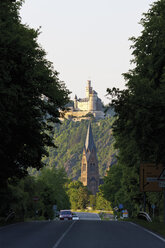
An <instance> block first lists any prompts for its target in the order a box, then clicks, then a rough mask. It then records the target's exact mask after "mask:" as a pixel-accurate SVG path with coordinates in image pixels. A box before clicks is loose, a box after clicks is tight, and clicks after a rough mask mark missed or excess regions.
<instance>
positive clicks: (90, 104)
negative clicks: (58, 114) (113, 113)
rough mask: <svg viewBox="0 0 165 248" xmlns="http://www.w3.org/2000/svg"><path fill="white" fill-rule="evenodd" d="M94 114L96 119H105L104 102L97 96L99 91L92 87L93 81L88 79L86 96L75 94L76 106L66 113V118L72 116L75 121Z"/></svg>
mask: <svg viewBox="0 0 165 248" xmlns="http://www.w3.org/2000/svg"><path fill="white" fill-rule="evenodd" d="M90 115H93V117H94V118H96V119H104V112H103V103H102V101H101V99H100V98H99V97H98V96H97V92H96V91H94V90H93V88H92V87H91V81H90V80H88V81H87V86H86V97H85V98H77V96H76V95H75V98H74V106H73V107H70V109H69V111H67V112H66V113H65V118H67V119H69V118H72V119H73V120H75V121H79V120H82V119H89V116H90Z"/></svg>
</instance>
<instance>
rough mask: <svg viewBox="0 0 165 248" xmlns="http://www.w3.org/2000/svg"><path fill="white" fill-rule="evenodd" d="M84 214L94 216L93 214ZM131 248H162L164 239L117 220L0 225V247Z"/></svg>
mask: <svg viewBox="0 0 165 248" xmlns="http://www.w3.org/2000/svg"><path fill="white" fill-rule="evenodd" d="M84 216H85V214H84ZM91 216H92V217H94V218H92V217H91ZM88 217H89V218H90V219H95V218H96V219H97V218H98V216H97V215H96V216H94V215H88ZM82 218H83V216H82ZM85 219H86V217H85ZM132 247H133V248H143V247H144V248H148V247H150V248H164V247H165V239H163V238H162V239H161V237H160V238H159V237H157V236H154V235H153V234H152V233H150V232H147V231H146V230H144V229H143V228H141V227H139V226H136V225H134V224H132V223H128V222H118V221H100V220H93V221H91V220H79V221H42V222H29V223H18V224H14V225H9V226H6V227H1V228H0V248H132Z"/></svg>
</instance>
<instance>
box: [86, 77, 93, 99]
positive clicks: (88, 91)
mask: <svg viewBox="0 0 165 248" xmlns="http://www.w3.org/2000/svg"><path fill="white" fill-rule="evenodd" d="M91 93H92V87H91V81H90V80H88V81H87V86H86V98H89V94H91Z"/></svg>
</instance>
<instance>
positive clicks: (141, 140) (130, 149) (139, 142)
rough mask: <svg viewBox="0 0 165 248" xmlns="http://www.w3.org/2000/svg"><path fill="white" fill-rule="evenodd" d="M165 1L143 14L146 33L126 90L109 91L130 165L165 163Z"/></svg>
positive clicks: (127, 75)
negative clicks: (149, 162)
mask: <svg viewBox="0 0 165 248" xmlns="http://www.w3.org/2000/svg"><path fill="white" fill-rule="evenodd" d="M164 24H165V1H164V0H159V1H157V2H155V3H154V4H153V5H152V7H151V8H150V10H149V11H148V12H147V13H146V14H144V15H143V18H142V19H141V25H142V26H143V31H142V33H141V35H140V36H139V37H138V38H135V37H133V38H131V40H132V41H133V45H132V48H133V53H132V54H133V56H134V59H133V62H134V65H135V68H134V69H132V70H130V71H129V72H128V73H125V74H124V77H125V79H126V81H127V83H126V87H127V88H126V89H125V90H123V91H120V90H118V89H115V88H114V89H112V90H111V89H108V92H109V94H111V96H113V97H114V98H113V101H112V105H113V106H114V108H115V112H116V114H117V117H118V118H117V119H116V121H115V123H114V135H115V137H116V145H117V147H118V148H119V149H120V157H123V158H124V161H125V162H126V163H128V164H135V163H136V162H138V163H139V161H151V162H156V163H159V162H162V163H165V124H164V123H165V115H164V113H165V100H164V99H165V29H164Z"/></svg>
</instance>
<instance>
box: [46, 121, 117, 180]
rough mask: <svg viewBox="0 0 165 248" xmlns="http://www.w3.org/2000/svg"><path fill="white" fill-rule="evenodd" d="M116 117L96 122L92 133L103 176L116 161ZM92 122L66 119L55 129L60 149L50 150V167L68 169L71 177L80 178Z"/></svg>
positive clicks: (56, 140)
mask: <svg viewBox="0 0 165 248" xmlns="http://www.w3.org/2000/svg"><path fill="white" fill-rule="evenodd" d="M113 120H114V118H113V117H111V118H106V119H105V120H100V121H97V122H96V121H95V120H93V121H92V132H93V137H94V142H95V145H96V148H97V156H98V162H99V173H100V176H101V177H103V176H104V175H105V173H106V170H107V168H108V167H109V166H110V165H111V164H112V163H114V162H115V157H114V153H115V150H114V147H113V142H114V140H113V136H112V129H111V127H112V124H113ZM88 123H89V121H88V120H83V121H81V122H73V121H69V120H65V121H64V122H63V123H62V124H61V125H60V124H56V125H55V126H54V135H53V137H54V143H55V145H56V146H57V148H48V152H49V157H45V158H44V159H43V161H44V163H46V165H47V166H50V167H52V166H55V167H62V166H64V167H65V169H66V172H67V174H68V176H69V177H70V178H73V179H78V178H79V177H80V171H81V159H82V151H83V147H84V143H85V139H86V133H87V127H88Z"/></svg>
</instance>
